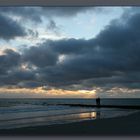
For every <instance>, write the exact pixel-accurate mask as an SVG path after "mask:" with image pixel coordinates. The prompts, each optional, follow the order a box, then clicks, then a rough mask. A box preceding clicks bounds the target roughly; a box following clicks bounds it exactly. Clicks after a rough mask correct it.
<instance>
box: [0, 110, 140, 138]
mask: <svg viewBox="0 0 140 140" xmlns="http://www.w3.org/2000/svg"><path fill="white" fill-rule="evenodd" d="M0 135H6V136H9V135H17V136H18V135H20V136H29V135H31V136H35V135H37V136H40V135H41V136H44V135H45V136H118V135H119V136H140V112H138V113H135V114H131V115H129V116H123V117H118V118H111V119H98V120H91V121H83V122H76V123H70V124H55V125H50V126H37V127H26V128H18V129H10V130H0Z"/></svg>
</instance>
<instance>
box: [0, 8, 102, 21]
mask: <svg viewBox="0 0 140 140" xmlns="http://www.w3.org/2000/svg"><path fill="white" fill-rule="evenodd" d="M88 11H89V12H91V11H94V12H96V13H101V12H103V11H104V12H105V10H104V8H100V7H0V12H1V13H3V14H7V15H9V14H10V15H15V16H18V17H20V18H21V19H24V20H25V19H26V20H27V21H29V20H32V21H34V22H36V23H41V22H42V17H48V19H52V18H54V17H66V18H68V17H72V16H76V15H78V14H79V13H85V12H88Z"/></svg>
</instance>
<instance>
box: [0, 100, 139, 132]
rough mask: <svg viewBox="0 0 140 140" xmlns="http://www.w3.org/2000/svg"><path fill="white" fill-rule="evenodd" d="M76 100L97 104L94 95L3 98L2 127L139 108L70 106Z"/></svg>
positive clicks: (94, 116) (136, 103)
mask: <svg viewBox="0 0 140 140" xmlns="http://www.w3.org/2000/svg"><path fill="white" fill-rule="evenodd" d="M62 104H63V105H62ZM64 104H66V105H64ZM74 104H81V105H95V104H96V101H95V99H83V98H82V99H76V98H74V99H65V98H57V99H55V98H51V99H44V98H43V99H38V98H35V99H33V98H30V99H29V98H28V99H27V98H24V99H23V98H22V99H19V98H17V99H15V98H14V99H12V98H10V99H9V98H8V99H7V98H3V99H2V98H1V99H0V130H2V129H14V128H22V127H34V126H40V125H54V124H64V123H72V122H79V121H85V120H96V119H104V118H113V117H120V116H127V115H129V114H132V113H135V112H138V111H139V110H138V109H123V108H103V107H102V108H98V107H87V106H82V107H81V106H70V105H74ZM101 104H102V105H125V106H127V105H129V106H140V99H136V98H135V99H130V98H127V99H126V98H119V99H118V98H115V99H111V98H109V99H107V98H104V99H101Z"/></svg>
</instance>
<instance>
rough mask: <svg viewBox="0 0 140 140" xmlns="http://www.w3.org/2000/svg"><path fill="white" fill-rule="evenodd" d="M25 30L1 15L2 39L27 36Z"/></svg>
mask: <svg viewBox="0 0 140 140" xmlns="http://www.w3.org/2000/svg"><path fill="white" fill-rule="evenodd" d="M25 35H26V33H25V30H24V28H23V27H21V26H20V25H19V24H18V23H17V22H16V21H14V20H13V19H11V18H9V17H6V16H3V15H0V38H2V39H6V40H9V39H14V38H15V37H21V36H25Z"/></svg>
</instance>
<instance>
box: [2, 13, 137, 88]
mask: <svg viewBox="0 0 140 140" xmlns="http://www.w3.org/2000/svg"><path fill="white" fill-rule="evenodd" d="M127 14H128V13H127ZM123 17H126V19H125V20H124V19H123ZM52 24H53V23H52ZM139 25H140V13H139V12H136V13H134V14H131V13H130V16H125V15H123V16H122V17H121V18H120V19H116V20H113V21H112V22H111V23H110V24H109V25H108V26H106V27H105V28H104V29H103V30H102V31H101V32H100V33H99V34H98V35H97V36H96V37H95V38H93V39H90V40H85V39H62V40H53V41H52V40H46V42H44V43H42V44H38V45H37V46H34V47H30V48H27V49H26V50H25V51H24V52H23V53H22V56H21V61H20V62H21V63H28V64H29V65H31V67H32V66H35V67H36V68H35V70H34V69H30V71H28V70H25V71H21V70H13V71H11V73H9V78H10V79H13V81H14V82H13V81H12V80H11V81H8V75H5V77H4V76H3V77H2V76H1V77H0V78H1V79H2V78H3V80H4V82H5V83H6V82H7V83H8V82H9V83H10V82H11V83H12V84H13V83H14V84H16V85H18V86H22V87H24V86H25V87H26V86H27V85H28V87H31V88H32V87H34V86H39V85H47V86H48V87H49V86H50V87H56V88H64V89H76V88H77V89H79V88H80V89H82V88H84V89H85V87H86V88H87V89H91V88H93V87H102V88H104V89H109V88H113V87H127V88H130V89H133V88H134V89H135V88H140V65H139V64H140V62H139V60H140V55H139V54H140V39H139V37H140V31H139ZM52 26H53V27H54V26H55V24H53V25H52ZM2 62H3V59H2V60H1V63H2ZM6 76H7V77H6ZM28 82H29V84H27V83H28ZM38 83H39V84H38ZM75 85H77V87H76V88H74V86H75ZM78 85H80V86H78Z"/></svg>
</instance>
